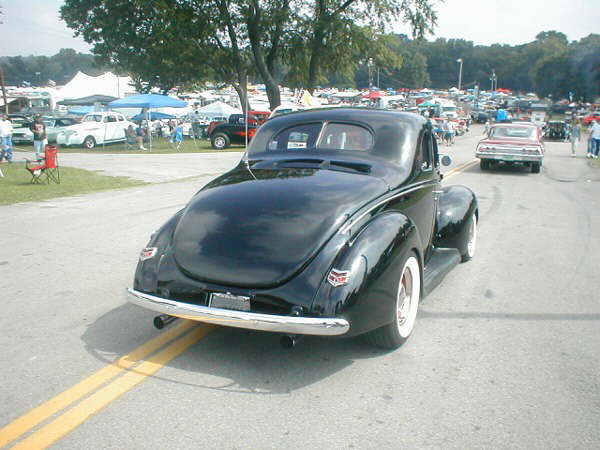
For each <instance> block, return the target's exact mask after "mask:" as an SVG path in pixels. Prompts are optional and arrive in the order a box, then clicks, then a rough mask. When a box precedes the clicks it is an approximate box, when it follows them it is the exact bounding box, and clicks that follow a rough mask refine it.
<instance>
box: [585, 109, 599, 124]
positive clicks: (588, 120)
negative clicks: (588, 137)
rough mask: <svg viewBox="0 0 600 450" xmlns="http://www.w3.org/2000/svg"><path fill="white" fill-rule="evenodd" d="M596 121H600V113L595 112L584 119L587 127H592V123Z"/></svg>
mask: <svg viewBox="0 0 600 450" xmlns="http://www.w3.org/2000/svg"><path fill="white" fill-rule="evenodd" d="M594 120H600V113H599V112H593V113H591V114H588V115H587V116H585V117H584V118H583V123H584V124H586V125H590V124H591V123H592V121H594Z"/></svg>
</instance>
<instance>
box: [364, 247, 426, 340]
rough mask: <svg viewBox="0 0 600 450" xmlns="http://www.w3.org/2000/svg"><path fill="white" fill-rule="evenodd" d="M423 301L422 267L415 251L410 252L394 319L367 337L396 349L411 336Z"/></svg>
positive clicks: (403, 269) (405, 264) (401, 275)
mask: <svg viewBox="0 0 600 450" xmlns="http://www.w3.org/2000/svg"><path fill="white" fill-rule="evenodd" d="M420 301H421V269H420V266H419V261H418V260H417V256H416V255H415V253H414V252H410V253H409V255H408V257H407V258H406V260H405V261H404V264H403V266H402V272H401V273H400V279H399V282H398V290H397V293H396V303H395V308H394V317H393V321H392V322H391V323H390V324H388V325H385V326H383V327H381V328H377V329H376V330H373V331H371V332H370V333H367V334H365V339H366V340H367V342H369V343H370V344H372V345H375V346H377V347H382V348H387V349H392V350H393V349H396V348H398V347H400V346H401V345H402V344H404V343H405V342H406V341H407V340H408V338H409V337H410V335H411V333H412V331H413V328H414V326H415V322H416V319H417V311H418V309H419V302H420Z"/></svg>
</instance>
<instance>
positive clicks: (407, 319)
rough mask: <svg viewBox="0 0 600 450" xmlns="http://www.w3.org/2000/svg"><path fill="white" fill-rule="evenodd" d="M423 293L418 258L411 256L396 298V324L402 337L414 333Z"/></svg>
mask: <svg viewBox="0 0 600 450" xmlns="http://www.w3.org/2000/svg"><path fill="white" fill-rule="evenodd" d="M420 293H421V273H420V271H419V263H418V261H417V258H415V257H414V256H410V257H409V258H408V260H407V261H406V263H405V264H404V268H403V269H402V276H401V277H400V282H399V283H398V294H397V296H396V324H397V326H398V333H399V334H400V336H401V337H403V338H407V337H408V336H410V333H411V332H412V330H413V328H414V326H415V321H416V319H417V311H418V309H419V299H420V297H421V296H420Z"/></svg>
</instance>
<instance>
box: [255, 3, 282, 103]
mask: <svg viewBox="0 0 600 450" xmlns="http://www.w3.org/2000/svg"><path fill="white" fill-rule="evenodd" d="M259 23H260V10H259V9H258V6H257V5H256V6H255V9H254V15H253V16H251V17H249V18H248V38H249V39H250V45H251V47H252V55H253V56H254V63H255V64H256V68H257V69H258V73H260V76H261V78H262V80H263V83H265V88H266V89H267V98H268V99H269V107H270V108H271V111H273V110H274V109H275V108H277V107H278V106H279V105H280V104H281V93H280V92H279V86H278V85H277V82H276V81H275V78H273V74H272V73H271V71H270V70H269V68H268V67H267V63H266V60H265V54H264V52H263V49H262V42H261V39H260V26H259Z"/></svg>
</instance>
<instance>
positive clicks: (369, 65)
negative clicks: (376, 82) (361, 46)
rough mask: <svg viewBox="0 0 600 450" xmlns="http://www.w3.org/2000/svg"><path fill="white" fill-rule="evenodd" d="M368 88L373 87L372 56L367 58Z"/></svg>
mask: <svg viewBox="0 0 600 450" xmlns="http://www.w3.org/2000/svg"><path fill="white" fill-rule="evenodd" d="M368 67H369V90H371V89H373V58H369V62H368Z"/></svg>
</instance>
